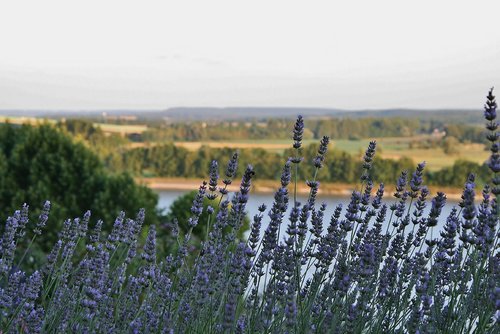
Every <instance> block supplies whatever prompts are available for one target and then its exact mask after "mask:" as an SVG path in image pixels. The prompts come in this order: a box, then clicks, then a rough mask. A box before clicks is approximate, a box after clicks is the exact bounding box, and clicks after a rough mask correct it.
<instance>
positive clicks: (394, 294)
mask: <svg viewBox="0 0 500 334" xmlns="http://www.w3.org/2000/svg"><path fill="white" fill-rule="evenodd" d="M496 108H497V104H496V101H495V97H494V95H493V89H491V90H490V91H489V93H488V95H487V99H486V103H485V106H484V113H483V116H484V118H485V120H486V136H487V139H488V141H489V147H490V158H489V159H488V162H487V164H488V166H489V169H490V171H491V179H490V183H489V184H487V185H485V186H484V187H483V188H479V187H477V186H476V182H475V176H474V175H473V174H469V175H463V181H464V185H463V194H462V197H461V200H460V201H458V202H451V203H448V201H447V197H446V194H445V193H443V192H437V193H435V194H431V193H430V192H429V190H428V189H427V188H426V186H425V179H424V177H423V175H424V171H425V167H426V164H425V162H421V163H419V164H418V165H417V167H416V169H415V170H410V171H401V174H400V177H399V178H398V179H397V180H395V192H394V193H388V192H386V191H385V190H384V188H385V187H384V184H380V183H379V182H378V180H374V179H373V178H372V174H371V170H372V163H373V159H374V156H375V155H376V151H377V145H376V142H375V141H372V142H370V144H369V146H368V148H367V149H366V152H365V154H364V157H363V159H362V161H360V164H359V171H360V173H359V183H358V185H357V187H356V188H355V190H354V191H353V192H352V194H351V196H350V197H349V198H348V199H345V200H343V201H331V202H330V201H328V202H325V203H323V201H322V200H320V199H319V198H318V190H319V188H320V187H321V185H320V183H319V182H318V181H317V179H318V175H320V174H321V172H322V169H323V168H324V162H325V159H327V157H328V146H329V141H330V138H329V137H327V136H325V137H323V138H322V140H321V142H320V145H319V148H318V151H317V154H316V157H315V158H314V159H313V160H312V161H307V160H305V159H303V157H302V153H301V152H302V140H303V135H304V119H303V118H302V117H301V116H299V117H298V118H297V120H296V122H295V125H294V128H293V129H290V134H291V140H292V142H291V146H292V147H293V149H294V150H293V152H294V154H293V155H292V156H290V157H289V158H288V160H286V161H283V165H282V174H281V178H280V180H279V187H278V189H276V192H275V193H274V195H273V197H272V198H271V197H266V198H265V202H264V203H262V204H258V206H257V204H255V203H256V201H254V200H253V199H252V196H253V194H252V193H251V192H250V189H251V185H252V179H253V178H254V176H255V171H254V170H253V167H252V165H246V166H241V163H239V161H238V155H237V154H234V155H233V156H232V157H231V158H230V160H229V163H228V164H227V166H219V163H218V162H217V161H213V162H212V164H211V165H210V169H209V170H207V178H206V181H204V182H203V183H202V184H201V185H200V187H199V189H198V190H197V194H196V196H195V198H194V201H193V203H192V205H191V207H190V209H189V213H188V216H189V219H188V220H187V222H186V224H187V225H183V226H179V224H183V222H181V221H179V222H178V221H177V220H176V219H173V220H172V221H168V222H163V223H164V224H163V225H156V224H145V217H146V216H147V215H148V212H145V210H140V211H139V212H126V213H125V212H122V213H120V214H119V216H118V217H117V218H116V220H115V221H114V223H111V222H108V221H104V222H103V221H101V220H99V217H96V219H94V217H93V216H92V214H91V211H87V212H82V213H81V214H82V216H81V217H79V218H74V219H68V220H66V221H64V224H63V229H62V230H61V231H60V232H59V233H58V235H57V241H56V242H55V244H54V245H53V247H52V248H51V250H50V252H48V253H47V254H45V255H44V256H45V260H44V262H43V264H42V265H40V266H37V267H33V268H30V267H27V266H26V261H28V260H29V257H30V254H31V253H30V251H31V247H33V245H35V244H36V242H37V238H41V237H42V236H43V234H44V233H47V231H46V225H47V224H48V222H50V220H51V217H50V210H51V202H50V200H51V199H50V198H48V199H47V202H45V205H44V206H43V208H42V209H41V214H40V215H39V216H38V217H37V219H36V218H35V217H32V216H31V215H30V211H29V209H28V208H29V206H28V205H31V206H33V205H34V203H27V204H25V205H24V206H22V207H20V208H19V210H18V211H15V212H13V213H11V216H10V217H9V218H8V219H7V220H6V222H5V224H3V226H2V228H1V233H2V234H1V238H0V328H1V331H0V333H500V249H499V243H498V239H499V234H500V231H499V217H500V208H499V206H498V199H499V195H500V174H499V173H500V141H499V139H500V133H499V132H498V121H497V113H496ZM479 117H481V114H480V112H478V118H479ZM305 164H312V165H313V166H314V174H313V175H310V177H309V178H308V179H307V180H303V179H298V175H299V170H300V169H301V168H303V166H304V165H305ZM238 165H240V167H241V168H240V169H238ZM238 170H243V173H240V174H238ZM236 180H241V181H239V182H240V183H239V190H238V191H237V192H235V193H231V192H229V191H228V190H227V188H228V186H230V185H232V184H234V183H236ZM304 182H305V183H306V184H307V185H308V187H309V188H310V192H309V195H308V196H306V197H304V196H298V195H297V184H299V183H304ZM259 199H262V197H261V198H259ZM250 202H251V203H252V204H251V205H250V204H249V203H250ZM206 203H210V204H209V205H208V206H207V205H206ZM204 204H205V205H204ZM88 209H89V210H92V208H91V207H90V208H88ZM247 212H249V213H250V217H251V219H250V228H249V231H248V232H247V233H243V234H241V233H239V232H240V230H242V229H244V224H245V217H246V215H247ZM203 214H205V215H204V216H203V217H207V218H206V219H201V217H202V215H203ZM68 218H70V217H68ZM106 224H107V225H110V224H113V227H112V230H111V232H110V233H106V232H105V229H104V228H103V226H105V225H106ZM164 226H168V227H169V228H168V235H164V230H165V228H164ZM200 226H203V227H204V228H205V230H206V235H204V236H202V237H201V239H199V240H198V239H197V238H198V237H199V236H195V235H194V234H193V231H195V229H196V228H197V227H200ZM160 229H161V231H162V234H161V235H160ZM242 235H243V236H242Z"/></svg>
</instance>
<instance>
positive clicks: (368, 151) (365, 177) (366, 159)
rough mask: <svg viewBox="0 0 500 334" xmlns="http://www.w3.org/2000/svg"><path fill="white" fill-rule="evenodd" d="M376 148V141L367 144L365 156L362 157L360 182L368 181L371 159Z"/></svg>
mask: <svg viewBox="0 0 500 334" xmlns="http://www.w3.org/2000/svg"><path fill="white" fill-rule="evenodd" d="M376 147H377V142H376V141H374V140H373V141H371V142H370V143H369V144H368V148H367V149H366V152H365V155H364V156H363V170H364V171H363V174H362V175H361V182H365V181H368V180H369V179H370V174H369V172H370V169H371V168H372V163H373V157H374V156H375V149H376Z"/></svg>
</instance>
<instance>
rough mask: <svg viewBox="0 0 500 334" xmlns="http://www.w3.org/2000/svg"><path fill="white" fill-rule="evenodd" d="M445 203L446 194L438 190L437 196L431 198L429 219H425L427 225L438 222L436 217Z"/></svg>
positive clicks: (430, 225) (433, 224)
mask: <svg viewBox="0 0 500 334" xmlns="http://www.w3.org/2000/svg"><path fill="white" fill-rule="evenodd" d="M445 203H446V195H445V194H444V193H443V192H441V191H438V192H437V196H436V197H434V198H433V199H432V204H431V211H430V212H429V219H428V220H427V226H429V227H432V226H436V225H437V223H438V217H439V216H440V215H441V210H442V209H443V207H444V205H445Z"/></svg>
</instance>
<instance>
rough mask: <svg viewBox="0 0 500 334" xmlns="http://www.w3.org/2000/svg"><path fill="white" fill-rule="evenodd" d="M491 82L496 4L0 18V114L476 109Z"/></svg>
mask: <svg viewBox="0 0 500 334" xmlns="http://www.w3.org/2000/svg"><path fill="white" fill-rule="evenodd" d="M494 85H498V86H500V1H498V0H491V1H482V0H474V1H460V0H450V1H448V0H439V1H437V0H429V1H428V0H420V1H403V0H395V1H385V0H377V1H373V0H368V1H346V0H344V1H332V0H329V1H291V0H286V1H274V0H265V1H257V0H252V1H236V0H228V1H217V0H209V1H207V0H203V1H188V0H179V1H175V2H174V1H165V0H163V1H147V0H144V1H124V0H120V1H110V0H106V1H104V0H97V1H93V0H85V1H68V0H62V1H50V0H44V1H39V0H37V1H22V0H16V1H8V2H7V1H6V2H3V3H2V5H1V7H0V109H12V108H14V109H113V108H124V109H134V108H135V109H137V108H139V109H164V108H168V107H173V106H219V107H223V106H296V107H304V106H305V107H308V106H310V107H332V108H345V109H360V108H363V109H365V108H367V109H371V108H392V107H414V108H481V106H482V104H483V102H484V96H485V94H486V92H487V90H488V89H489V88H490V87H491V86H494ZM498 91H499V92H500V87H499V90H498Z"/></svg>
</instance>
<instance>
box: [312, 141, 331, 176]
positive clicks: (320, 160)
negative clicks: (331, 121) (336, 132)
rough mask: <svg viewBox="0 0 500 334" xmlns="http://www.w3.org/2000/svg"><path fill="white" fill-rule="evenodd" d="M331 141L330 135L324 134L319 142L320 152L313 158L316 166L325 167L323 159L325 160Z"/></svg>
mask: <svg viewBox="0 0 500 334" xmlns="http://www.w3.org/2000/svg"><path fill="white" fill-rule="evenodd" d="M329 142H330V137H328V136H323V138H321V141H320V143H319V148H318V154H317V155H316V157H315V158H314V160H313V164H314V167H316V168H322V167H323V161H324V160H325V154H326V151H327V149H328V143H329Z"/></svg>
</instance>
